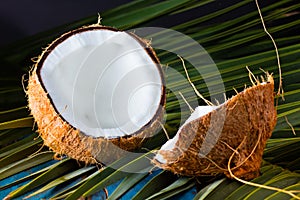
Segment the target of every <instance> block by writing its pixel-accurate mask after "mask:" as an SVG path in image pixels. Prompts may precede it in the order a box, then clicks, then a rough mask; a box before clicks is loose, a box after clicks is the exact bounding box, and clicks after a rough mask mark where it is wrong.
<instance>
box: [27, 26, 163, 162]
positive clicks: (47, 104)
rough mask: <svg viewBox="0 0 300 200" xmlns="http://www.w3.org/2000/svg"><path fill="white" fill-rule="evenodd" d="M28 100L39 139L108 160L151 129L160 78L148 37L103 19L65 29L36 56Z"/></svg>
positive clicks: (159, 102)
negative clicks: (120, 27)
mask: <svg viewBox="0 0 300 200" xmlns="http://www.w3.org/2000/svg"><path fill="white" fill-rule="evenodd" d="M27 95H28V103H29V108H30V110H31V114H32V115H33V117H34V119H35V122H36V124H37V127H38V132H39V134H40V136H41V137H42V139H43V140H44V144H45V145H46V146H48V147H50V149H52V150H53V151H55V152H57V153H58V154H65V155H67V156H69V157H72V158H75V159H77V160H80V161H84V162H86V163H95V162H101V163H104V164H107V163H110V162H112V161H114V160H116V159H118V158H119V157H121V156H122V155H124V154H125V153H126V152H128V151H133V150H134V149H137V148H139V147H140V146H141V145H142V142H143V141H144V140H145V139H147V138H149V137H151V136H152V135H154V134H155V133H156V131H157V130H158V128H159V127H160V124H161V122H160V121H161V120H162V119H163V114H164V111H163V110H164V106H165V87H164V78H163V72H162V69H161V66H160V64H159V60H158V58H157V56H156V54H155V52H154V51H153V49H152V48H151V47H150V45H149V42H148V41H146V40H143V39H141V38H139V37H138V36H137V35H135V34H133V33H128V32H124V31H120V30H117V29H115V28H111V27H105V26H101V25H92V26H86V27H82V28H79V29H76V30H73V31H70V32H68V33H65V34H63V35H62V36H60V37H59V38H58V39H56V40H55V41H53V42H52V43H51V44H50V45H49V46H48V47H47V48H46V49H45V50H44V51H43V52H42V54H41V55H40V56H39V58H38V60H37V62H36V63H35V65H34V67H33V70H32V71H31V73H30V77H29V82H28V90H27Z"/></svg>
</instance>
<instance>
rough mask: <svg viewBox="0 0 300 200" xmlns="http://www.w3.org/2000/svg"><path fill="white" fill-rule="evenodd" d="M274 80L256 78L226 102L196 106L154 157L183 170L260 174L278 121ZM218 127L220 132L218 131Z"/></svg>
mask: <svg viewBox="0 0 300 200" xmlns="http://www.w3.org/2000/svg"><path fill="white" fill-rule="evenodd" d="M273 91H274V81H273V78H272V76H270V75H269V76H268V80H267V82H263V83H257V84H256V85H254V86H252V87H251V88H247V89H245V90H244V91H243V92H240V93H238V94H237V95H236V96H234V97H232V98H231V99H229V100H227V101H226V102H225V103H223V104H221V105H219V106H215V107H211V106H206V107H205V106H204V107H198V108H196V110H195V112H194V113H192V115H191V116H190V118H189V119H188V120H187V121H186V122H185V123H184V124H183V126H182V127H181V128H180V129H179V130H178V132H177V134H176V136H175V137H174V138H173V139H171V140H169V141H168V142H167V143H166V144H165V145H163V146H162V147H161V149H160V150H159V151H158V154H157V155H156V156H155V158H154V160H153V162H154V163H155V164H156V165H157V166H159V167H161V168H163V169H166V170H170V171H172V172H174V173H177V174H180V175H186V176H202V175H204V176H207V175H217V174H223V173H224V174H225V175H226V176H228V177H230V174H229V172H228V166H227V165H228V162H229V160H230V157H231V156H233V158H232V161H231V163H230V169H231V171H232V172H233V174H234V175H235V176H237V177H240V178H244V179H252V178H255V177H257V176H258V175H259V169H260V165H261V161H262V154H263V150H264V147H265V144H266V141H267V139H268V138H269V137H270V136H271V134H272V131H273V128H274V127H275V125H276V109H275V107H274V94H273ZM218 131H220V134H219V133H218Z"/></svg>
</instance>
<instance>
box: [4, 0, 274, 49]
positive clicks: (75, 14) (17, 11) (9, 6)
mask: <svg viewBox="0 0 300 200" xmlns="http://www.w3.org/2000/svg"><path fill="white" fill-rule="evenodd" d="M240 1H241V0H216V1H215V2H213V3H210V4H208V5H206V6H204V7H200V8H197V9H193V10H190V11H188V12H185V13H181V14H178V15H175V16H169V17H163V18H161V19H159V20H154V21H152V22H149V25H151V26H158V27H166V28H168V27H171V26H172V25H175V24H178V23H181V22H183V21H186V20H189V19H194V18H195V17H199V16H202V15H205V14H208V13H210V12H213V11H214V10H218V9H221V8H224V7H226V6H228V5H231V4H234V3H236V2H240ZM126 2H130V0H118V1H116V0H112V1H104V0H48V1H45V0H9V1H2V2H1V6H0V26H1V32H0V36H1V40H0V47H3V46H6V45H7V44H9V43H11V42H13V41H16V40H20V39H22V38H24V37H26V36H30V35H34V34H36V33H39V32H42V31H47V30H49V29H52V28H54V27H57V26H60V25H64V24H68V23H71V22H74V21H77V20H80V19H82V18H86V17H90V16H95V22H96V20H97V15H98V13H101V12H103V11H105V10H108V9H111V8H114V7H117V6H119V5H122V4H124V3H126ZM272 2H276V1H274V0H272V1H271V0H269V1H267V2H266V1H261V2H260V4H262V6H263V5H264V4H266V3H268V4H270V3H272ZM253 9H256V7H255V2H254V0H253V4H252V5H251V4H250V5H247V6H245V7H243V8H241V9H239V10H237V11H235V12H232V13H230V14H229V15H227V16H225V17H224V16H223V17H222V18H218V19H217V20H219V21H223V20H227V19H228V18H234V17H235V16H238V15H242V14H243V13H245V12H249V11H250V10H253ZM105 25H108V26H109V24H105Z"/></svg>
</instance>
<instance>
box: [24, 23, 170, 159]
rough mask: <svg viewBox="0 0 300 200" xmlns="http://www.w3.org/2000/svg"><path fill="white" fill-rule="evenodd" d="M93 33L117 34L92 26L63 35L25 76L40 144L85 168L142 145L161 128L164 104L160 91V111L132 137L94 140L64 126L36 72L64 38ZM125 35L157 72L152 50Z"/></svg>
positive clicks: (69, 126) (48, 48)
mask: <svg viewBox="0 0 300 200" xmlns="http://www.w3.org/2000/svg"><path fill="white" fill-rule="evenodd" d="M96 29H109V30H114V31H118V30H116V29H114V28H111V27H104V26H101V25H98V24H96V25H91V26H85V27H82V28H79V29H76V30H73V31H70V32H68V33H66V34H63V35H62V36H61V37H60V38H58V39H56V40H55V41H54V42H53V43H51V44H50V45H49V46H48V47H47V48H46V49H45V50H44V51H43V53H42V54H41V56H40V57H39V59H38V61H37V63H36V64H35V66H34V67H33V70H32V71H31V73H30V76H29V81H28V88H27V96H28V106H29V108H30V110H31V114H32V115H33V117H34V119H35V123H36V124H37V127H38V133H39V134H40V136H41V137H42V139H43V140H44V144H45V145H46V146H48V147H49V148H50V149H52V150H53V151H54V152H56V153H57V154H60V155H67V156H69V157H71V158H74V159H76V160H79V161H83V162H85V163H87V164H92V163H101V164H109V163H111V162H113V161H115V160H116V159H118V158H120V157H122V156H125V155H126V154H127V153H129V152H128V151H133V150H135V149H137V148H139V147H140V146H141V145H142V143H143V141H144V140H145V139H147V138H149V137H151V136H152V135H153V134H155V131H156V130H157V129H158V128H159V127H160V126H161V125H160V123H161V121H162V119H163V114H164V111H163V109H164V106H165V101H166V100H165V87H164V86H163V87H162V96H161V102H160V108H159V109H158V110H157V113H156V115H155V116H154V118H153V119H152V120H151V121H150V122H149V123H148V124H147V125H145V126H144V127H141V129H140V130H139V131H138V132H135V133H134V134H133V135H129V136H125V137H120V138H112V139H107V138H102V137H99V138H94V137H91V136H87V135H85V134H84V133H82V132H80V130H78V129H76V128H74V127H72V125H70V124H69V123H68V122H66V121H65V120H64V119H63V118H62V117H61V115H60V114H59V113H58V112H57V110H56V109H55V107H54V106H53V104H52V101H51V97H50V96H49V95H48V93H47V91H46V89H45V88H44V86H43V84H42V81H40V76H39V70H40V68H41V65H42V63H43V62H44V59H45V58H46V57H47V55H48V54H49V53H50V52H51V51H52V50H53V49H54V48H55V47H56V46H57V45H58V44H59V43H60V42H61V41H63V40H64V39H65V38H67V37H70V36H72V35H74V34H77V33H80V32H83V31H87V30H96ZM129 34H131V35H132V36H133V37H134V38H136V40H138V41H139V42H140V44H142V46H144V48H145V49H146V50H147V51H148V53H149V56H151V58H152V60H153V61H154V62H155V63H157V65H158V68H159V60H158V58H157V56H156V54H155V52H154V51H153V49H152V48H151V47H150V46H149V43H148V42H147V41H146V40H143V39H141V38H139V37H138V36H136V35H134V34H132V33H129ZM159 71H160V73H161V77H162V79H163V75H162V71H161V69H159Z"/></svg>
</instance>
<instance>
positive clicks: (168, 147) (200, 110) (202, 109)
mask: <svg viewBox="0 0 300 200" xmlns="http://www.w3.org/2000/svg"><path fill="white" fill-rule="evenodd" d="M218 107H220V105H219V106H198V107H196V108H195V110H194V112H193V113H192V114H191V116H190V117H189V118H188V119H187V120H186V121H185V122H184V124H183V125H182V126H181V127H180V128H179V130H178V131H177V133H176V135H175V136H174V137H173V138H172V139H170V140H168V141H167V142H166V143H165V144H164V145H162V146H161V148H160V150H165V151H172V149H174V148H175V144H176V142H177V141H178V138H179V134H180V132H181V130H182V128H183V127H184V126H185V125H187V124H188V123H190V122H191V121H193V120H196V119H198V118H200V117H203V116H204V115H206V114H208V113H210V112H211V111H213V110H215V109H217V108H218ZM154 159H156V160H157V161H158V162H160V163H162V164H166V160H165V159H164V158H163V156H162V155H160V154H159V153H158V154H156V156H155V158H154Z"/></svg>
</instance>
